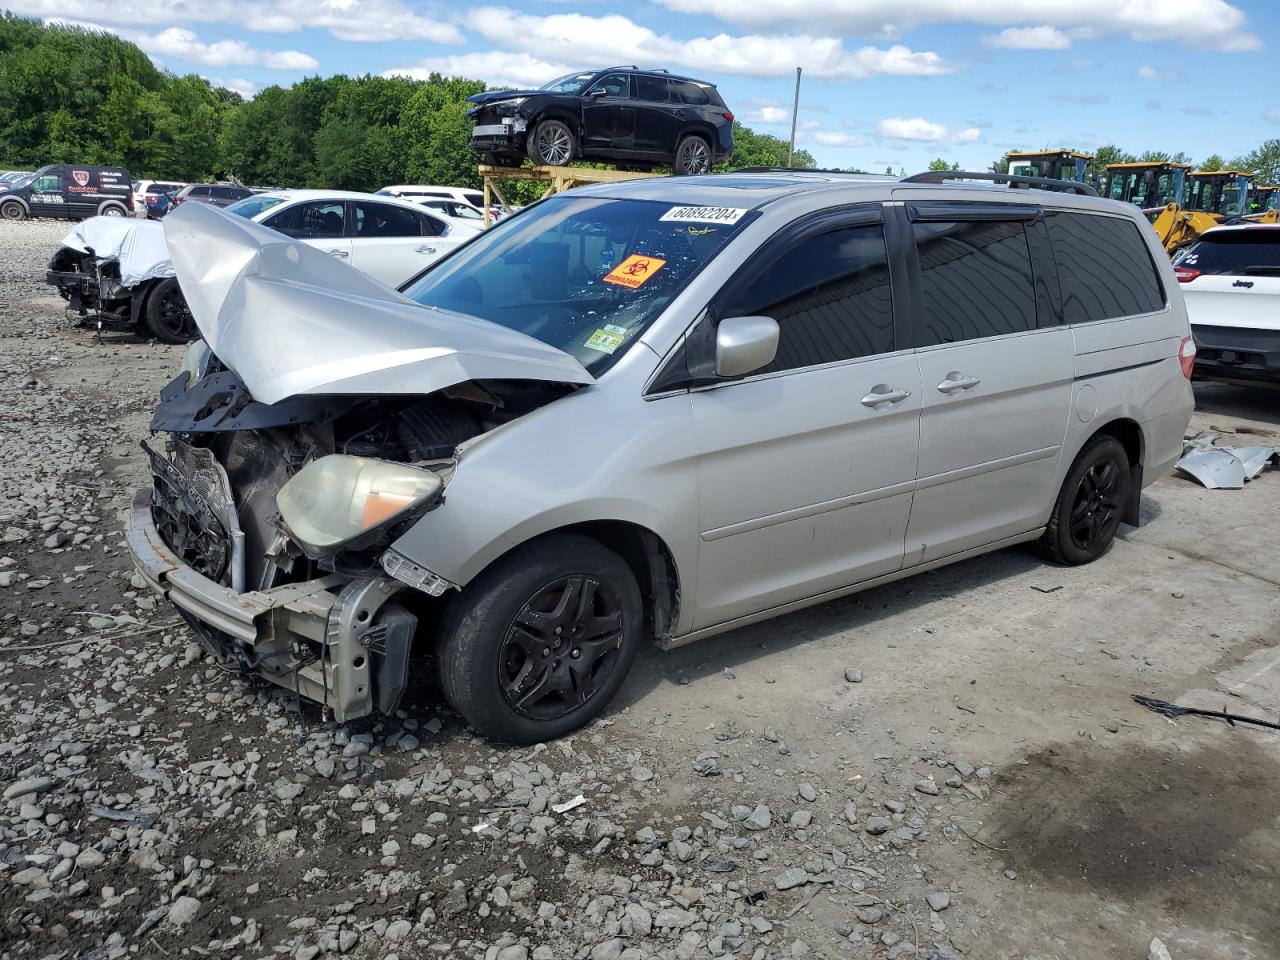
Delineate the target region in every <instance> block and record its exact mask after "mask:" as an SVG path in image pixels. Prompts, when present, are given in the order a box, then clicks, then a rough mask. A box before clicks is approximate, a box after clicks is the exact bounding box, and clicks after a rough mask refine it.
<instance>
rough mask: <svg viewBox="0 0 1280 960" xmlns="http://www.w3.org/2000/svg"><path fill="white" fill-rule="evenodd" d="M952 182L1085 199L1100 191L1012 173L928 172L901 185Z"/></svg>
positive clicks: (1062, 181) (1083, 185)
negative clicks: (1061, 193)
mask: <svg viewBox="0 0 1280 960" xmlns="http://www.w3.org/2000/svg"><path fill="white" fill-rule="evenodd" d="M951 180H990V181H992V182H993V183H1007V184H1010V185H1011V186H1020V187H1043V188H1044V189H1046V190H1070V191H1071V192H1073V193H1078V194H1080V195H1081V196H1084V197H1096V196H1097V195H1098V191H1097V190H1095V189H1093V187H1091V186H1089V184H1087V183H1081V182H1080V181H1078V180H1053V179H1051V178H1049V177H1019V176H1015V175H1014V174H1010V173H987V172H986V171H982V172H980V173H979V172H975V171H970V170H928V171H926V172H925V173H914V174H912V175H911V176H909V177H903V178H902V180H901V181H900V182H901V183H947V182H948V181H951Z"/></svg>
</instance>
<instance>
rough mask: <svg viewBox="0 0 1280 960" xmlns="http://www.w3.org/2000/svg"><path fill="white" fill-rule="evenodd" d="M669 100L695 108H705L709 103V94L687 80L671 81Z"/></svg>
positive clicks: (704, 89)
mask: <svg viewBox="0 0 1280 960" xmlns="http://www.w3.org/2000/svg"><path fill="white" fill-rule="evenodd" d="M671 99H672V100H674V101H676V102H677V103H688V104H692V105H693V106H696V107H702V106H706V105H707V104H708V103H710V102H711V94H709V93H708V92H707V90H706V88H704V87H700V86H698V85H697V84H696V83H690V82H689V81H688V80H672V81H671Z"/></svg>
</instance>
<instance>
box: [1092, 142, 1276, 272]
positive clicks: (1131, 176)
mask: <svg viewBox="0 0 1280 960" xmlns="http://www.w3.org/2000/svg"><path fill="white" fill-rule="evenodd" d="M1188 171H1191V168H1190V167H1189V166H1187V165H1186V164H1180V163H1157V162H1151V163H1145V162H1139V163H1114V164H1111V165H1110V166H1108V167H1107V176H1106V184H1105V188H1104V190H1103V196H1106V197H1109V198H1111V199H1113V200H1123V201H1125V202H1127V203H1133V204H1137V205H1138V206H1139V207H1141V208H1142V212H1143V213H1145V214H1146V215H1147V219H1148V220H1150V221H1151V225H1152V226H1153V227H1154V228H1155V231H1156V234H1157V235H1158V236H1159V237H1160V242H1161V244H1163V246H1164V248H1165V251H1166V252H1167V253H1168V254H1169V255H1170V256H1173V255H1174V254H1175V253H1177V252H1178V251H1179V250H1181V249H1182V248H1183V247H1185V246H1187V245H1189V244H1191V243H1194V242H1195V241H1196V239H1197V238H1199V236H1200V234H1202V233H1204V232H1205V231H1206V230H1209V229H1212V228H1213V227H1217V226H1220V225H1221V224H1222V223H1224V222H1226V221H1229V220H1236V221H1238V220H1248V221H1251V222H1260V223H1274V222H1276V221H1277V219H1280V212H1278V211H1276V210H1271V211H1267V212H1263V213H1250V212H1249V206H1248V203H1249V186H1250V182H1251V180H1252V179H1253V174H1251V173H1247V172H1245V171H1243V170H1196V171H1193V172H1188Z"/></svg>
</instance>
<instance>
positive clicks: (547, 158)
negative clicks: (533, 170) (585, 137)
mask: <svg viewBox="0 0 1280 960" xmlns="http://www.w3.org/2000/svg"><path fill="white" fill-rule="evenodd" d="M528 153H529V159H530V160H532V161H533V162H534V163H535V164H538V165H539V166H550V167H564V166H568V164H569V163H570V161H572V160H573V159H574V157H576V156H577V155H578V140H577V138H576V137H575V136H574V135H573V131H572V130H570V129H569V125H568V124H567V123H565V122H564V121H563V120H543V121H541V122H540V123H538V124H537V125H536V126H535V127H534V128H533V130H531V131H530V132H529V140H528Z"/></svg>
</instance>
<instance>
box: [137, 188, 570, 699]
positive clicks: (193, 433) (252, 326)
mask: <svg viewBox="0 0 1280 960" xmlns="http://www.w3.org/2000/svg"><path fill="white" fill-rule="evenodd" d="M189 206H190V208H191V209H188V207H180V208H179V209H178V210H177V211H175V213H174V214H173V215H172V216H171V217H169V218H167V219H166V221H165V224H166V230H172V231H173V233H172V234H171V235H170V249H171V250H172V252H173V258H174V264H175V266H176V268H177V272H178V276H179V279H180V282H181V283H182V286H183V288H184V290H188V289H189V290H190V291H191V295H190V301H191V305H192V309H193V313H194V314H195V318H196V322H197V324H198V326H199V327H200V330H201V332H202V334H204V336H205V338H206V339H207V340H208V341H209V343H208V344H206V343H205V342H203V341H201V342H197V343H196V344H193V345H192V346H191V347H190V348H189V349H188V352H187V356H186V358H185V360H184V362H183V368H182V371H181V372H180V373H179V374H178V376H177V377H176V378H175V379H174V380H173V381H172V382H170V383H169V384H168V385H167V386H166V387H165V388H164V389H163V390H162V391H161V395H160V402H159V404H158V406H157V408H156V411H155V415H154V417H153V419H152V423H151V429H152V432H153V434H155V435H156V439H154V440H153V441H152V442H151V443H150V444H144V446H145V447H146V449H147V452H148V455H149V456H150V458H151V468H152V485H151V488H150V489H145V490H140V491H139V492H138V494H137V495H136V497H135V499H134V505H133V514H132V517H131V523H130V529H129V536H128V541H129V546H130V549H131V551H132V553H133V555H134V560H135V565H136V566H137V568H138V570H139V572H140V573H141V574H142V576H143V577H144V578H145V579H146V580H147V581H148V583H149V585H150V586H151V587H152V588H153V589H155V590H157V591H158V592H160V593H162V594H164V595H166V596H167V597H168V598H169V599H170V600H171V601H172V602H173V603H174V604H175V605H176V606H177V607H178V608H179V610H180V611H181V612H182V614H183V615H184V617H185V618H186V619H187V621H188V622H189V623H190V624H191V626H192V627H193V629H194V630H195V631H196V633H197V634H198V635H199V636H200V637H201V639H202V640H203V642H204V643H205V644H206V646H207V647H208V648H209V649H210V650H211V651H212V653H213V654H214V655H215V656H217V657H218V659H219V660H221V661H223V662H224V663H228V664H233V665H235V666H237V667H239V668H240V669H241V670H243V671H245V672H247V673H252V674H255V675H257V676H259V677H262V678H264V679H266V680H268V681H270V682H272V683H274V684H277V685H279V686H281V687H284V688H286V689H288V690H291V691H294V692H295V693H296V694H298V695H299V696H301V697H305V698H307V699H309V700H312V701H315V702H318V703H320V704H322V705H323V706H324V707H325V708H326V710H332V712H333V715H334V716H335V717H336V718H337V719H338V720H339V721H346V720H350V719H353V718H355V717H360V716H364V715H366V714H370V713H373V712H375V711H377V712H383V713H387V712H390V711H392V710H394V709H395V707H396V705H397V703H398V702H399V700H400V698H401V696H402V694H403V691H404V688H405V685H406V682H407V679H408V669H409V662H410V653H411V649H412V644H413V641H414V637H415V635H416V634H417V632H418V624H419V622H420V620H421V619H423V618H424V617H425V615H426V613H427V612H428V610H429V605H430V598H431V597H432V596H439V595H441V594H442V593H444V592H445V591H447V590H448V589H450V588H451V587H453V586H454V585H453V584H451V583H449V582H448V581H446V580H443V579H441V578H439V577H436V576H435V575H434V574H432V573H431V572H430V571H428V570H425V569H423V568H422V567H420V566H418V565H417V564H415V563H414V562H413V560H412V558H410V557H405V556H403V555H401V554H398V553H396V552H394V551H393V550H391V549H390V546H391V544H393V543H394V542H395V541H396V540H397V539H398V538H399V537H400V536H401V535H402V534H403V533H404V532H405V531H407V530H408V529H409V528H411V527H412V526H413V525H414V524H416V523H417V522H418V521H419V520H421V519H422V518H423V517H424V516H425V515H426V514H427V513H429V512H430V511H432V510H435V509H438V508H440V507H441V506H442V505H443V504H444V502H445V495H446V490H447V486H448V484H449V482H450V480H451V478H452V477H453V475H454V471H455V467H456V464H457V457H458V448H459V446H460V445H462V444H465V443H466V442H467V441H469V440H471V439H473V438H475V437H477V436H479V435H481V434H483V433H486V432H488V431H489V430H492V429H495V428H497V427H499V426H501V425H502V424H504V423H506V422H509V421H510V420H512V419H515V418H517V417H519V416H522V415H524V414H525V413H527V412H529V411H531V410H533V409H536V408H537V407H540V406H542V405H544V404H546V403H548V402H551V401H553V400H555V399H557V398H559V397H561V396H564V395H565V394H566V393H568V392H569V391H571V390H572V389H573V386H572V384H574V383H582V382H589V381H590V376H589V374H587V373H586V372H585V371H584V370H582V368H581V366H580V365H578V364H577V362H576V361H574V360H572V358H570V357H568V356H567V355H565V354H563V353H560V352H559V351H554V350H552V348H548V347H546V346H545V345H544V344H541V343H538V342H537V341H532V340H531V341H530V342H529V344H523V343H521V342H519V341H518V340H515V339H513V338H514V337H517V336H519V335H516V334H513V333H512V332H511V331H507V330H505V329H503V328H498V327H493V328H492V331H489V330H485V329H483V328H481V327H477V326H476V324H482V323H483V322H482V321H475V320H473V319H470V318H462V317H459V318H452V317H448V316H443V317H441V316H432V315H431V313H432V312H431V311H428V310H426V309H425V308H423V307H420V306H418V305H417V304H413V303H411V302H410V301H407V300H404V299H403V298H401V297H400V296H399V295H398V294H395V293H394V292H393V291H391V290H389V289H386V288H384V287H381V285H378V284H376V283H375V282H373V281H370V280H368V278H366V277H364V276H363V275H361V274H358V273H356V272H355V271H354V270H351V269H350V268H347V267H345V266H344V265H342V264H335V263H333V262H332V260H331V258H329V257H326V256H325V255H324V254H322V253H319V252H318V251H315V250H313V249H312V248H310V247H306V246H305V245H302V244H298V243H296V242H295V241H291V240H289V239H288V238H284V237H282V236H281V235H279V234H276V233H274V232H273V231H270V230H267V229H266V228H262V227H259V226H258V225H256V224H249V223H247V222H246V221H242V220H239V219H238V218H232V217H230V216H229V215H227V214H224V213H222V212H221V211H218V210H215V209H214V208H210V207H206V206H201V205H195V204H193V205H189ZM233 219H234V220H235V222H234V223H232V222H230V221H231V220H233ZM175 236H177V237H179V238H182V237H186V238H187V239H186V240H185V241H184V240H181V239H179V240H177V241H175V239H174V238H175ZM321 274H323V275H324V279H325V281H326V282H327V283H328V286H321V284H320V283H319V277H320V275H321ZM484 326H485V327H490V326H492V325H488V324H485V325H484ZM575 367H576V370H575V369H574V368H575ZM495 374H496V376H494V375H495ZM503 374H506V375H507V376H505V377H504V376H503ZM584 378H585V379H584Z"/></svg>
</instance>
